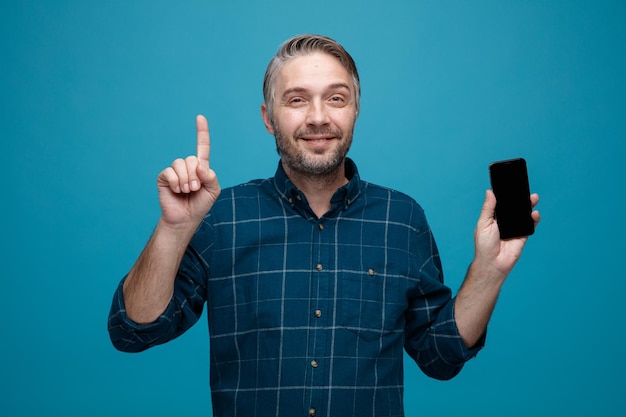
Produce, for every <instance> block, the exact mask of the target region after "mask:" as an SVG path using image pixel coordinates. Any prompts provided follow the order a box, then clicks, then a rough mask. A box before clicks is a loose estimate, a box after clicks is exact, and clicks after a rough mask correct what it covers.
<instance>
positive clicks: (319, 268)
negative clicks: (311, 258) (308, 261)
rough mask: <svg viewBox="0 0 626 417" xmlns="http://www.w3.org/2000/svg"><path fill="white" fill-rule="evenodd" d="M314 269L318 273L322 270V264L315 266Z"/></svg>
mask: <svg viewBox="0 0 626 417" xmlns="http://www.w3.org/2000/svg"><path fill="white" fill-rule="evenodd" d="M315 269H317V270H318V271H321V270H322V269H323V268H322V264H317V265H315Z"/></svg>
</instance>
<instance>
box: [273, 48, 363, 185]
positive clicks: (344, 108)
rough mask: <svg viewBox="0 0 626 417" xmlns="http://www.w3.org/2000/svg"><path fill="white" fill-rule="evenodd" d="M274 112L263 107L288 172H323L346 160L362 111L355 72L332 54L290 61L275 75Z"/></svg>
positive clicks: (333, 169)
mask: <svg viewBox="0 0 626 417" xmlns="http://www.w3.org/2000/svg"><path fill="white" fill-rule="evenodd" d="M275 87H276V88H275V97H274V106H273V118H271V117H270V115H269V114H268V113H267V108H266V107H265V105H263V107H262V113H263V120H264V122H265V127H266V128H267V130H268V132H270V133H271V134H273V135H274V136H275V138H276V146H277V149H278V152H279V154H280V156H281V158H282V161H283V165H284V166H285V169H286V170H287V172H288V173H289V172H290V171H292V172H294V171H295V172H297V173H299V174H305V175H324V174H328V173H331V172H333V171H335V170H337V169H339V168H340V167H342V166H343V161H344V158H345V156H346V154H347V153H348V150H349V149H350V144H351V143H352V133H353V130H354V123H355V121H356V116H357V111H356V103H355V91H354V84H353V82H352V77H351V76H350V74H349V73H348V71H346V70H345V69H344V68H343V66H342V65H341V63H340V62H339V61H338V60H337V59H336V58H334V57H333V56H331V55H329V54H326V53H321V52H316V53H311V54H307V55H302V56H299V57H297V58H294V59H292V60H290V61H288V62H287V63H286V64H285V65H284V66H283V68H282V69H281V70H280V72H279V73H278V76H277V77H276V86H275Z"/></svg>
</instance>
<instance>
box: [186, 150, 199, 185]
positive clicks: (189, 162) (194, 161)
mask: <svg viewBox="0 0 626 417" xmlns="http://www.w3.org/2000/svg"><path fill="white" fill-rule="evenodd" d="M185 165H186V166H187V175H188V184H187V187H188V188H189V190H190V191H198V190H199V189H200V186H201V185H200V179H199V178H198V173H197V168H198V165H199V162H198V158H196V157H195V156H188V157H187V158H185Z"/></svg>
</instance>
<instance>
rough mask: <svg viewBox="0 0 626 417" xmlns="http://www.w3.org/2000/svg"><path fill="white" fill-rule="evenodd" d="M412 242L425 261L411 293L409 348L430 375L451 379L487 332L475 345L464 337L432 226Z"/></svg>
mask: <svg viewBox="0 0 626 417" xmlns="http://www.w3.org/2000/svg"><path fill="white" fill-rule="evenodd" d="M424 221H425V219H424ZM412 246H413V247H412V252H413V254H414V256H415V258H416V259H417V260H418V261H420V262H421V264H420V266H419V273H418V274H417V281H418V282H419V284H418V285H417V286H416V287H415V288H414V289H413V290H412V291H411V292H410V294H409V308H408V310H407V313H406V326H405V350H406V351H407V353H408V354H409V355H410V356H411V357H412V358H413V360H414V361H415V362H416V363H417V365H418V366H419V367H420V369H421V370H422V371H423V372H424V373H425V374H426V375H428V376H430V377H432V378H436V379H440V380H447V379H451V378H453V377H454V376H456V375H457V374H458V373H459V372H460V371H461V369H462V368H463V365H464V364H465V362H467V361H468V360H470V359H471V358H473V357H475V356H476V355H477V354H478V352H479V351H480V350H481V349H482V348H483V346H484V342H485V335H483V337H482V338H481V340H479V342H478V343H477V344H476V345H475V346H474V347H472V348H471V349H468V348H467V346H466V345H465V342H464V341H463V339H462V338H461V335H460V334H459V331H458V328H457V325H456V320H455V318H454V303H455V298H452V296H451V290H450V288H448V287H447V286H446V285H444V283H443V272H442V267H441V261H440V258H439V252H438V249H437V246H436V244H435V240H434V237H433V235H432V232H431V231H430V229H429V228H428V229H427V231H426V232H425V233H420V234H419V235H417V236H415V239H414V242H413V244H412Z"/></svg>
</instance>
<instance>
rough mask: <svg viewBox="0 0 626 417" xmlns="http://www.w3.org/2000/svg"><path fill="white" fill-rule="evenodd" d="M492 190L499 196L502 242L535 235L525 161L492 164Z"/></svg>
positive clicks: (499, 223)
mask: <svg viewBox="0 0 626 417" xmlns="http://www.w3.org/2000/svg"><path fill="white" fill-rule="evenodd" d="M489 176H490V178H491V188H492V189H493V193H494V194H495V196H496V221H497V222H498V229H500V239H503V240H504V239H511V238H515V237H521V236H529V235H532V234H533V233H534V232H535V223H534V221H533V219H532V217H531V212H532V206H531V203H530V187H529V185H528V171H527V168H526V161H525V160H524V159H523V158H517V159H509V160H506V161H498V162H493V163H491V164H490V165H489Z"/></svg>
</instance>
